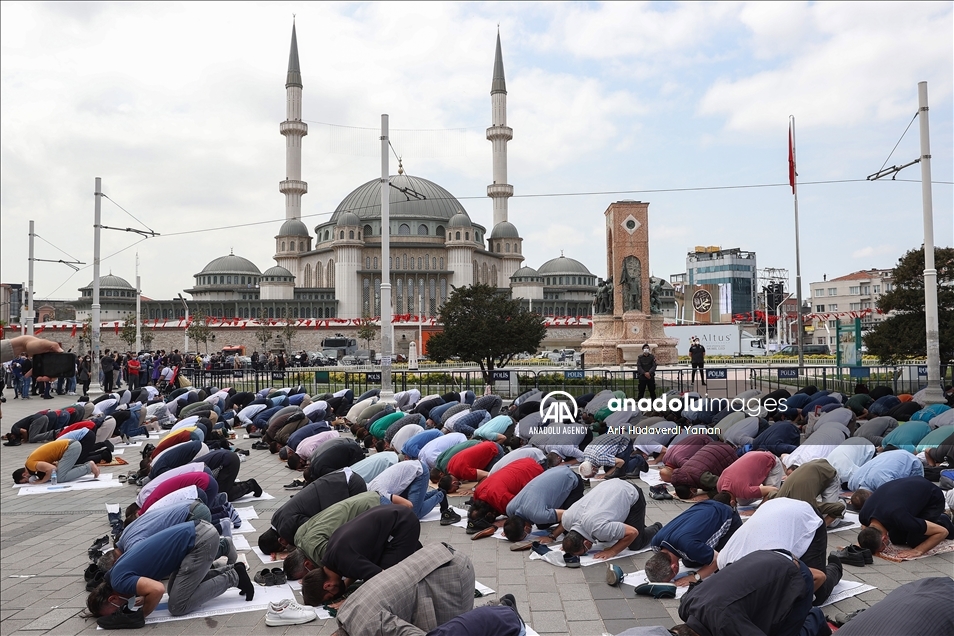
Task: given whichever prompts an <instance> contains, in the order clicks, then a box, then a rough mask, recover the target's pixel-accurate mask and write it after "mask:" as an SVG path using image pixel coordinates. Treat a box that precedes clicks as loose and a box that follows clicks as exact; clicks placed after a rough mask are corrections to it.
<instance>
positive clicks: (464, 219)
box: [447, 210, 471, 227]
mask: <svg viewBox="0 0 954 636" xmlns="http://www.w3.org/2000/svg"><path fill="white" fill-rule="evenodd" d="M470 226H471V222H470V217H469V216H467V213H466V212H464V211H463V210H460V211H458V212H457V214H455V215H454V216H452V217H451V218H450V221H448V222H447V227H470Z"/></svg>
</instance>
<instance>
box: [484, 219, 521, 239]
mask: <svg viewBox="0 0 954 636" xmlns="http://www.w3.org/2000/svg"><path fill="white" fill-rule="evenodd" d="M490 238H492V239H498V238H500V239H503V238H511V239H515V238H520V233H519V232H517V228H516V226H515V225H514V224H513V223H511V222H510V221H501V222H500V223H498V224H497V225H495V226H494V229H493V230H492V231H491V232H490Z"/></svg>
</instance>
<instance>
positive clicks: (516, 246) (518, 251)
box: [513, 243, 520, 254]
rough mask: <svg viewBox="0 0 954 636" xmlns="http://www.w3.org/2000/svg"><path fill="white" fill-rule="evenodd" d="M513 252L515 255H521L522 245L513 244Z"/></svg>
mask: <svg viewBox="0 0 954 636" xmlns="http://www.w3.org/2000/svg"><path fill="white" fill-rule="evenodd" d="M513 252H514V254H519V253H520V243H514V244H513Z"/></svg>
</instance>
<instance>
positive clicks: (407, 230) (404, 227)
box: [398, 223, 411, 236]
mask: <svg viewBox="0 0 954 636" xmlns="http://www.w3.org/2000/svg"><path fill="white" fill-rule="evenodd" d="M410 234H411V226H410V225H408V224H407V223H401V225H399V226H398V236H409V235H410Z"/></svg>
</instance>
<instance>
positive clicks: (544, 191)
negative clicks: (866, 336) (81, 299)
mask: <svg viewBox="0 0 954 636" xmlns="http://www.w3.org/2000/svg"><path fill="white" fill-rule="evenodd" d="M952 7H954V5H952V3H950V2H934V3H914V2H905V3H900V2H878V3H862V2H851V3H837V2H826V3H802V2H790V3H783V2H773V3H765V2H757V3H746V2H725V3H690V4H682V3H635V2H626V3H608V4H599V3H583V4H575V3H558V4H548V3H513V2H507V3H493V2H488V3H477V4H467V3H435V2H429V3H401V2H389V3H371V4H364V3H362V4H349V3H294V2H293V3H282V2H269V3H228V2H216V3H202V2H189V3H181V4H180V3H130V4H125V3H82V2H70V3H38V2H37V3H34V2H29V3H24V2H4V3H2V5H0V248H2V249H0V252H2V257H0V281H2V282H10V283H19V282H25V281H26V280H27V265H28V222H29V220H31V219H32V220H34V221H35V223H36V234H37V235H38V238H37V239H36V252H35V258H37V259H50V260H56V259H61V258H62V259H64V260H74V259H75V260H78V261H82V262H84V263H86V265H81V266H80V267H81V270H80V271H79V272H78V273H74V272H73V270H72V269H69V268H68V267H67V266H65V265H63V264H59V263H46V262H36V263H35V276H34V277H35V290H36V293H35V297H36V298H38V299H42V298H57V299H73V298H76V297H78V296H79V292H78V291H77V289H78V288H80V287H83V286H85V285H87V284H88V283H89V282H90V281H91V280H92V260H93V227H92V226H93V208H94V197H93V185H94V178H95V177H102V179H103V192H104V193H105V194H106V195H107V197H108V199H104V200H103V208H102V213H103V216H102V219H103V220H102V223H103V225H107V226H113V227H121V228H126V227H137V228H142V227H143V226H142V225H140V224H139V223H138V222H137V221H136V220H135V219H133V218H131V217H130V216H128V215H127V212H128V213H129V214H131V215H132V216H134V217H136V219H138V220H139V221H141V222H142V223H143V224H144V225H145V226H147V227H148V228H149V229H151V230H153V231H155V232H158V233H159V234H160V236H158V237H155V238H150V239H148V240H144V239H142V237H140V236H139V235H136V234H130V233H125V232H116V231H106V230H104V231H103V233H102V255H103V263H102V273H103V274H107V273H110V272H112V273H113V274H116V275H118V276H122V277H123V278H125V279H127V280H129V281H130V282H133V283H134V281H135V262H136V254H137V252H138V255H139V260H140V276H141V280H142V289H143V293H144V295H146V296H148V297H151V298H173V297H175V296H176V294H178V293H179V292H181V291H182V290H183V289H186V288H188V287H190V286H191V285H192V283H193V282H194V279H193V278H192V277H193V275H194V274H195V273H197V272H199V271H200V270H201V269H202V268H203V267H204V266H205V265H206V264H207V263H208V262H209V261H211V260H212V259H214V258H216V257H218V256H221V255H223V254H228V253H229V251H230V250H234V252H235V253H236V254H239V255H241V256H244V257H246V258H248V259H250V260H252V261H253V262H255V263H256V264H257V265H258V267H259V268H260V269H261V270H265V269H266V268H268V267H270V266H272V265H273V264H274V260H273V258H272V257H273V254H274V250H275V241H274V236H275V234H276V233H277V231H278V228H279V227H280V225H281V222H282V221H283V220H284V196H283V195H282V194H280V193H279V191H278V183H279V181H281V180H282V179H284V178H285V140H284V138H283V137H282V136H281V135H280V134H279V131H278V127H279V123H280V122H281V121H283V120H284V119H285V88H284V84H285V74H286V70H287V65H288V52H289V43H290V37H291V28H292V15H293V14H295V15H296V16H297V17H296V24H297V34H298V43H299V53H300V59H301V73H302V83H303V85H304V93H303V119H304V121H306V122H307V123H308V125H309V134H308V136H307V137H305V138H304V140H303V156H302V164H303V168H302V178H303V179H304V180H305V181H307V182H308V189H309V192H308V194H306V195H305V196H304V197H303V202H302V214H303V219H302V220H303V221H305V223H306V225H308V227H309V228H314V227H315V225H317V224H319V223H321V222H323V221H325V220H326V219H328V217H329V216H330V214H331V213H332V212H333V211H334V210H335V208H336V207H337V205H338V203H339V202H340V201H341V200H342V199H344V198H345V197H346V196H347V194H348V193H349V192H351V191H352V190H353V189H354V188H356V187H358V186H359V185H361V184H363V183H365V182H367V181H369V180H372V179H375V178H377V177H379V176H380V165H381V164H380V157H379V155H378V143H377V141H376V140H377V137H378V134H379V132H378V130H377V127H378V126H379V125H380V115H381V114H382V113H388V114H389V116H390V126H391V129H392V139H393V141H392V144H393V145H394V148H395V152H396V153H397V154H398V155H400V156H401V157H402V160H403V165H404V168H405V170H406V171H407V172H408V173H410V174H413V175H416V176H420V177H424V178H426V179H429V180H431V181H434V182H436V183H438V184H440V185H442V186H444V187H445V188H447V189H448V190H449V191H450V192H452V193H453V194H454V195H455V196H457V197H458V199H459V201H460V203H461V205H462V206H463V207H464V208H465V209H466V210H467V212H468V213H469V214H470V216H471V218H472V219H473V220H474V222H475V223H479V224H481V225H484V226H485V227H487V229H488V230H489V229H490V225H491V219H492V204H491V201H490V199H489V198H487V197H486V186H487V184H488V183H491V181H492V173H491V168H492V156H491V144H490V142H489V141H487V140H486V139H485V130H486V128H487V127H488V126H489V125H490V123H491V121H490V116H491V109H490V105H491V104H490V86H491V76H492V70H493V61H494V46H495V38H496V34H497V30H498V25H499V30H500V36H501V40H502V46H503V57H504V65H505V68H506V77H507V90H508V96H507V99H508V109H509V110H508V124H509V125H510V126H511V127H512V128H513V131H514V137H513V140H512V141H511V142H510V143H509V146H508V150H509V168H508V169H509V174H508V177H509V182H510V183H511V184H512V185H513V187H514V192H515V196H514V198H512V199H511V200H510V215H509V218H510V221H511V222H512V223H514V225H516V227H517V229H518V230H519V231H520V234H521V236H522V237H523V238H524V251H525V256H526V261H525V262H524V265H529V266H531V267H535V268H538V267H539V266H540V265H542V264H543V263H544V262H545V261H547V260H548V259H550V258H554V257H557V256H559V255H560V253H561V251H562V252H563V253H564V254H565V255H566V256H567V257H571V258H575V259H577V260H579V261H581V262H583V263H584V264H585V265H586V266H587V267H588V268H589V269H590V270H591V271H592V272H593V273H594V274H596V275H597V276H605V274H606V272H605V267H606V264H605V263H606V259H605V231H604V217H603V212H604V211H605V210H606V208H607V207H608V206H609V204H610V203H612V202H614V201H619V200H624V199H631V200H640V201H648V202H649V203H650V206H649V234H650V263H649V268H650V270H651V273H652V274H653V275H655V276H661V277H664V278H667V279H668V277H669V275H670V274H674V273H680V272H683V271H685V258H686V253H687V252H688V251H691V250H692V249H693V247H694V246H696V245H719V246H722V247H723V248H732V247H739V248H742V249H744V250H750V251H755V252H756V253H757V261H758V266H759V267H760V268H780V269H787V270H789V272H790V285H791V286H790V289H794V287H793V286H794V283H795V267H796V263H795V260H796V259H795V239H794V228H795V222H794V213H793V197H792V192H791V189H790V188H789V187H788V185H787V182H788V161H787V158H788V145H787V144H788V125H789V123H788V122H789V116H790V115H794V117H795V120H796V153H797V163H798V174H799V177H798V178H799V183H800V186H799V215H800V228H801V268H802V283H803V285H802V287H803V291H804V294H805V296H806V297H807V293H808V284H809V283H810V282H812V281H819V280H822V277H823V276H827V277H828V278H833V277H836V276H840V275H844V274H848V273H850V272H854V271H858V270H861V269H870V268H890V267H892V266H894V265H895V264H896V262H897V260H898V258H899V257H900V256H901V255H902V254H904V253H905V252H906V251H907V250H909V249H913V248H917V247H919V246H920V245H921V244H922V242H923V240H924V225H923V216H922V197H921V184H920V179H921V170H920V167H919V166H917V165H915V166H912V167H909V168H906V169H905V170H903V171H902V172H901V173H900V174H899V175H898V180H897V181H891V180H890V179H884V180H881V181H877V182H868V181H866V180H865V177H866V176H868V175H869V174H872V173H875V172H877V171H878V170H879V169H880V168H881V167H882V165H884V164H885V162H886V159H888V157H889V155H890V159H888V161H887V165H889V166H891V165H901V164H905V163H908V162H910V161H912V160H914V159H916V158H917V157H918V156H919V154H920V152H919V145H918V144H919V136H918V125H919V124H918V122H917V121H914V123H913V124H912V123H911V122H912V119H913V117H914V116H915V114H916V113H917V104H918V101H917V84H918V82H919V81H927V82H928V90H929V100H930V126H931V153H932V173H933V181H934V185H933V189H932V192H933V203H934V237H935V243H936V244H937V245H938V246H951V245H952V244H954V206H952V201H954V197H952V193H954V186H952V181H954V159H952V154H954V153H952V150H954V129H952V113H954V108H952V84H954V19H952ZM909 124H911V125H910V129H908V130H907V133H906V134H904V135H903V133H905V129H906V127H908V126H909ZM902 135H903V137H902ZM899 139H900V142H899ZM895 144H897V148H896V149H895V150H894V152H893V154H891V153H892V148H894V147H895ZM396 164H397V161H396V160H395V159H394V157H392V158H391V171H392V173H395V172H396V170H397V165H396ZM755 186H765V187H755ZM124 210H125V211H124ZM183 232H188V233H183Z"/></svg>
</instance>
